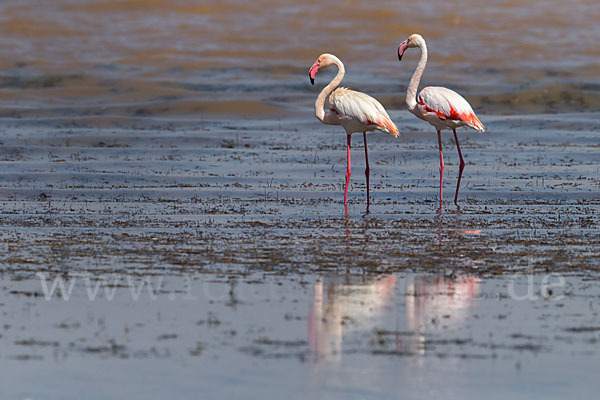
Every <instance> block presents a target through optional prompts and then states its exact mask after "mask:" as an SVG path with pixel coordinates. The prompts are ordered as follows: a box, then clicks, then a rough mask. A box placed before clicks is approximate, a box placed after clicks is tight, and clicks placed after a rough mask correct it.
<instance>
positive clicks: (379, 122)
mask: <svg viewBox="0 0 600 400" xmlns="http://www.w3.org/2000/svg"><path fill="white" fill-rule="evenodd" d="M331 65H335V66H337V68H338V72H337V74H336V75H335V77H334V78H333V80H332V81H331V82H329V84H328V85H327V86H325V87H324V88H323V90H321V93H319V96H317V100H316V101H315V116H316V117H317V119H319V121H321V122H322V123H324V124H326V125H341V126H342V127H343V128H344V129H345V130H346V136H347V167H346V189H345V191H344V205H346V204H347V203H348V183H349V181H350V173H351V168H350V142H351V139H350V138H351V135H352V133H354V132H362V133H363V138H364V142H365V162H366V169H365V177H366V179H367V212H368V211H369V204H370V196H369V176H370V168H369V154H368V152H367V132H368V131H374V130H378V131H381V132H384V133H387V134H390V135H392V136H396V137H397V136H398V134H399V132H398V128H397V127H396V125H395V124H394V123H393V122H392V120H391V118H390V116H389V115H388V113H387V111H385V108H383V106H382V105H381V103H379V102H378V101H377V100H375V99H374V98H373V97H371V96H369V95H367V94H364V93H361V92H357V91H354V90H350V89H346V88H343V87H340V88H338V86H339V84H340V83H341V82H342V79H344V74H345V69H344V64H342V62H341V61H340V59H339V58H337V57H336V56H334V55H333V54H328V53H324V54H321V55H320V56H319V58H317V60H316V61H315V62H314V64H313V65H312V66H311V67H310V69H309V71H308V76H309V78H310V82H311V83H312V84H313V85H314V84H315V76H316V75H317V72H319V71H320V70H323V69H325V68H327V67H329V66H331ZM336 88H337V89H336ZM327 98H329V112H327V113H326V112H325V100H326V99H327Z"/></svg>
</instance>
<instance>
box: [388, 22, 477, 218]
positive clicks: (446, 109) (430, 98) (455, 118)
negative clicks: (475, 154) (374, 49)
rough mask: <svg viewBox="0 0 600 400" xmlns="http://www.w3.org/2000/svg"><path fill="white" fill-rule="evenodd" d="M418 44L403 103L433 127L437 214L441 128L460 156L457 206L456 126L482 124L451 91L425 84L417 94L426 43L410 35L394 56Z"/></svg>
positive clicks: (441, 176) (417, 36) (441, 175)
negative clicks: (436, 156) (448, 133)
mask: <svg viewBox="0 0 600 400" xmlns="http://www.w3.org/2000/svg"><path fill="white" fill-rule="evenodd" d="M412 47H419V48H420V49H421V59H420V60H419V63H418V64H417V68H416V69H415V72H414V73H413V76H412V78H411V79H410V83H409V85H408V89H407V90H406V105H407V106H408V110H409V111H410V112H411V113H413V114H415V115H416V116H417V117H418V118H421V119H422V120H424V121H427V122H429V123H430V124H431V125H433V126H434V127H435V129H436V130H437V135H438V146H439V148H440V214H441V213H442V185H443V183H444V155H443V154H442V135H441V130H442V129H452V131H453V132H454V140H455V141H456V148H457V149H458V156H459V157H460V168H459V171H458V183H457V185H456V194H455V195H454V204H456V206H457V207H458V203H457V199H458V190H459V188H460V179H461V178H462V173H463V169H464V168H465V161H464V160H463V156H462V152H461V151H460V144H459V143H458V136H457V135H456V128H458V127H460V126H465V125H466V126H468V127H469V128H472V129H475V130H476V131H479V132H483V131H485V127H484V126H483V124H482V123H481V121H480V120H479V118H477V116H476V115H475V112H474V111H473V109H472V108H471V105H470V104H469V103H468V102H467V101H466V100H465V99H464V98H463V97H462V96H461V95H460V94H458V93H456V92H455V91H453V90H450V89H447V88H444V87H436V86H429V87H426V88H424V89H423V90H421V92H420V93H419V95H418V96H417V89H418V87H419V81H420V80H421V75H423V70H424V69H425V64H427V45H426V44H425V39H423V37H422V36H421V35H419V34H416V33H415V34H413V35H410V36H409V37H408V39H406V40H405V41H404V42H402V43H400V45H399V46H398V59H399V60H402V55H403V54H404V52H405V51H406V49H408V48H412Z"/></svg>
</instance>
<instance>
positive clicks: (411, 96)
mask: <svg viewBox="0 0 600 400" xmlns="http://www.w3.org/2000/svg"><path fill="white" fill-rule="evenodd" d="M417 46H418V47H419V48H420V49H421V59H420V60H419V63H418V64H417V68H415V72H414V73H413V76H412V78H410V83H409V84H408V88H407V89H406V105H407V106H408V109H409V110H412V109H414V108H415V107H416V106H417V90H418V89H419V82H420V81H421V75H423V71H424V70H425V64H427V45H426V44H425V40H423V39H419V41H418V42H417Z"/></svg>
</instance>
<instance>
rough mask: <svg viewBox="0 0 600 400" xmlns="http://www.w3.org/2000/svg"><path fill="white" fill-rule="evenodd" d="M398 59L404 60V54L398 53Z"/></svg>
mask: <svg viewBox="0 0 600 400" xmlns="http://www.w3.org/2000/svg"><path fill="white" fill-rule="evenodd" d="M398 61H402V55H401V54H400V53H398Z"/></svg>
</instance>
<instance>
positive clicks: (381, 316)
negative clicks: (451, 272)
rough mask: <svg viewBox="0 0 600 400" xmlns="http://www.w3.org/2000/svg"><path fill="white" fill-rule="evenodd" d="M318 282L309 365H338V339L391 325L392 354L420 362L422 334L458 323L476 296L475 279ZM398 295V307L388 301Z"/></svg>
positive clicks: (346, 278)
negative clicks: (401, 302) (323, 362)
mask: <svg viewBox="0 0 600 400" xmlns="http://www.w3.org/2000/svg"><path fill="white" fill-rule="evenodd" d="M353 278H354V277H351V276H331V277H324V278H323V279H322V280H321V281H320V282H318V283H317V284H316V285H315V288H314V298H313V303H312V306H311V310H310V314H309V331H308V344H309V350H310V352H311V355H312V357H313V359H314V360H326V361H330V362H339V361H341V360H342V353H343V343H344V338H345V337H346V338H347V337H348V336H350V335H351V334H353V333H356V332H357V331H362V332H373V330H374V329H376V328H377V329H381V327H382V326H386V324H387V326H389V325H390V323H392V324H394V329H395V331H396V332H397V334H396V335H395V338H394V340H395V351H397V352H398V353H402V354H406V355H413V356H421V355H424V354H425V352H426V349H427V334H428V333H433V332H436V331H438V330H440V329H442V327H443V328H445V329H446V328H448V327H449V326H451V325H457V324H461V323H462V322H464V321H465V320H466V319H467V318H468V317H469V314H470V308H471V307H472V306H473V305H474V300H475V299H476V298H477V295H478V293H479V279H478V278H475V277H472V276H463V277H459V278H446V277H440V276H429V275H426V276H419V277H414V278H411V279H401V280H400V279H398V277H397V275H395V274H388V275H383V276H380V277H377V278H354V279H353ZM403 292H404V299H405V302H404V305H403V307H404V310H400V308H401V307H402V305H398V304H395V303H394V302H393V301H392V300H393V299H394V297H395V295H400V294H402V293H403Z"/></svg>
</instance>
